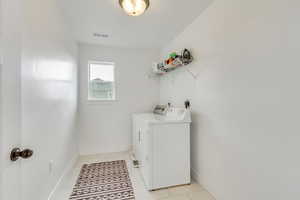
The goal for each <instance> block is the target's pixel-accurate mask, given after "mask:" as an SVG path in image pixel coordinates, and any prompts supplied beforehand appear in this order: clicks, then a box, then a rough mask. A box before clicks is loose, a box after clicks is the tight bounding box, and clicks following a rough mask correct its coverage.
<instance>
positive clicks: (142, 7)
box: [119, 0, 150, 16]
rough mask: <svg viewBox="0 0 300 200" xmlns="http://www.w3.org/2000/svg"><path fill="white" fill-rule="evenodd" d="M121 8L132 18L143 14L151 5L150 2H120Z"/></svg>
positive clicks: (136, 0) (121, 0) (137, 0)
mask: <svg viewBox="0 0 300 200" xmlns="http://www.w3.org/2000/svg"><path fill="white" fill-rule="evenodd" d="M119 3H120V6H121V7H122V8H123V9H124V11H125V12H126V13H127V14H128V15H130V16H139V15H141V14H143V13H144V12H145V11H146V10H147V8H148V7H149V5H150V2H149V0H119Z"/></svg>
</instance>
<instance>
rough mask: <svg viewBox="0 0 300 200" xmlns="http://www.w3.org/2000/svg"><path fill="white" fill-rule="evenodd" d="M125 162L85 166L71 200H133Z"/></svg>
mask: <svg viewBox="0 0 300 200" xmlns="http://www.w3.org/2000/svg"><path fill="white" fill-rule="evenodd" d="M133 199H134V193H133V188H132V184H131V181H130V178H129V173H128V170H127V167H126V162H125V160H118V161H112V162H101V163H94V164H86V165H83V167H82V169H81V171H80V174H79V178H78V180H77V183H76V185H75V187H74V189H73V192H72V194H71V197H70V200H133Z"/></svg>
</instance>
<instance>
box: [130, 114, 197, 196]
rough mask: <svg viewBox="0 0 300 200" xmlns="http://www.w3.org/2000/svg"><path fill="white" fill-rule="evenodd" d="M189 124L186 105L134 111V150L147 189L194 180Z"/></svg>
mask: <svg viewBox="0 0 300 200" xmlns="http://www.w3.org/2000/svg"><path fill="white" fill-rule="evenodd" d="M190 124H191V113H190V110H189V109H185V108H171V109H168V111H167V112H166V113H165V115H158V114H153V113H140V114H134V115H133V154H134V156H135V159H136V160H137V162H138V165H139V168H140V170H141V174H142V176H143V179H144V182H145V185H146V188H147V189H148V190H154V189H159V188H166V187H170V186H176V185H183V184H189V183H190V182H191V175H190Z"/></svg>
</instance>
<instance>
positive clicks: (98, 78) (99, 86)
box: [88, 62, 116, 101]
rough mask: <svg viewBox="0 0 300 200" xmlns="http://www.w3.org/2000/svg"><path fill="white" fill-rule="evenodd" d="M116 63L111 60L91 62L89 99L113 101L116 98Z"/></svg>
mask: <svg viewBox="0 0 300 200" xmlns="http://www.w3.org/2000/svg"><path fill="white" fill-rule="evenodd" d="M115 93H116V88H115V65H114V63H109V62H89V83H88V99H89V100H100V101H113V100H115V99H116V94H115Z"/></svg>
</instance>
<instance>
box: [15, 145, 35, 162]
mask: <svg viewBox="0 0 300 200" xmlns="http://www.w3.org/2000/svg"><path fill="white" fill-rule="evenodd" d="M32 155H33V151H32V150H31V149H24V150H23V151H21V149H20V148H14V149H13V150H12V151H11V153H10V159H11V161H16V160H18V159H19V158H20V157H21V158H23V159H28V158H30V157H31V156H32Z"/></svg>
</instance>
